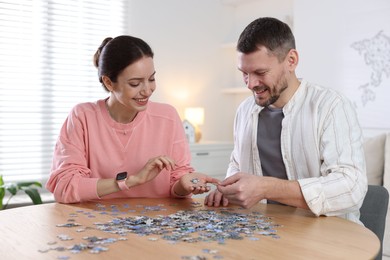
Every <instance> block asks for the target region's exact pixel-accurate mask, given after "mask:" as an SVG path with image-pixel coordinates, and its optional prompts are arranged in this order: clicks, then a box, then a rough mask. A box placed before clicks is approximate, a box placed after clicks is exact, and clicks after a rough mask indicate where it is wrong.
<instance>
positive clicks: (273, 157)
mask: <svg viewBox="0 0 390 260" xmlns="http://www.w3.org/2000/svg"><path fill="white" fill-rule="evenodd" d="M283 118H284V114H283V110H282V109H281V108H270V107H265V108H263V110H261V111H260V113H259V121H258V125H257V149H258V150H259V155H260V161H261V169H262V170H263V176H272V177H276V178H279V179H285V180H287V174H286V167H285V165H284V163H283V159H282V152H281V148H280V133H281V131H282V120H283ZM269 203H273V202H272V201H269Z"/></svg>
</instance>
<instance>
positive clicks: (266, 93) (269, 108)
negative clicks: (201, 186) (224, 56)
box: [205, 17, 367, 223]
mask: <svg viewBox="0 0 390 260" xmlns="http://www.w3.org/2000/svg"><path fill="white" fill-rule="evenodd" d="M237 50H238V69H239V70H240V71H241V72H242V74H243V78H244V81H245V84H246V85H247V87H248V89H250V90H251V91H252V92H253V97H249V98H247V99H246V100H244V101H243V102H242V103H241V104H240V106H239V108H238V110H237V114H236V118H235V121H234V150H233V152H232V155H231V161H230V164H229V168H228V171H227V178H226V179H225V180H224V181H223V182H222V183H221V184H220V185H218V187H217V190H215V191H213V192H211V193H210V194H209V195H208V196H207V197H206V198H205V204H206V205H208V206H216V207H217V206H220V205H223V206H226V205H227V204H228V203H232V204H238V205H240V206H242V207H245V208H250V207H252V206H253V205H254V204H256V203H258V202H259V201H263V202H265V201H267V202H268V203H281V204H285V205H290V206H294V207H298V208H305V209H310V210H311V211H312V212H313V213H314V214H315V215H317V216H319V215H326V216H340V217H343V218H346V219H349V220H351V221H354V222H357V223H361V222H360V221H359V216H360V213H359V208H360V207H361V205H362V203H363V199H364V197H365V194H366V191H367V177H366V172H365V167H366V165H365V159H364V152H363V145H362V133H361V132H362V131H361V128H360V126H359V123H358V120H357V116H356V113H355V111H354V108H353V106H352V105H351V103H350V102H349V101H348V100H347V99H346V98H345V97H343V96H342V95H340V94H339V93H337V92H336V91H334V90H332V89H330V88H323V87H320V86H318V85H315V84H312V83H309V82H306V81H305V80H301V79H298V78H297V76H296V74H295V69H296V67H297V65H298V60H299V58H298V52H297V50H296V49H295V39H294V36H293V34H292V32H291V29H290V28H289V27H288V25H287V24H285V23H283V22H281V21H279V20H277V19H274V18H268V17H267V18H259V19H257V20H255V21H253V22H252V23H250V24H249V25H248V26H247V27H246V28H245V29H244V31H243V32H242V33H241V35H240V37H239V40H238V44H237Z"/></svg>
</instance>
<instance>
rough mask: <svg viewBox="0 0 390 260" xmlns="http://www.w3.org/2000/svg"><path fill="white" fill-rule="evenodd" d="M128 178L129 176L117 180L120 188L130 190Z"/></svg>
mask: <svg viewBox="0 0 390 260" xmlns="http://www.w3.org/2000/svg"><path fill="white" fill-rule="evenodd" d="M126 180H127V178H126V179H124V180H120V181H117V183H118V186H119V189H120V190H130V188H129V186H127V185H126Z"/></svg>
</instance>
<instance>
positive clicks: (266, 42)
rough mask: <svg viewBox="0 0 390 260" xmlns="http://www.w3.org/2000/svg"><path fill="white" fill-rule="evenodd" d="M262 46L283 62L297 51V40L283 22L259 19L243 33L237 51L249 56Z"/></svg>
mask: <svg viewBox="0 0 390 260" xmlns="http://www.w3.org/2000/svg"><path fill="white" fill-rule="evenodd" d="M260 46H264V47H266V48H267V49H268V50H269V51H270V52H271V53H273V54H274V55H275V56H276V57H277V58H278V59H279V61H282V60H283V59H284V58H285V57H286V55H287V53H288V52H289V51H290V50H291V49H295V38H294V35H293V33H292V32H291V29H290V27H289V26H288V25H287V24H285V23H283V22H282V21H279V20H278V19H275V18H272V17H263V18H258V19H256V20H254V21H253V22H251V23H250V24H249V25H248V26H247V27H246V28H245V29H244V31H243V32H242V33H241V35H240V37H239V39H238V43H237V51H239V52H242V53H246V54H248V53H251V52H254V51H256V50H258V48H259V47H260Z"/></svg>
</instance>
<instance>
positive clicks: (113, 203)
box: [0, 199, 380, 260]
mask: <svg viewBox="0 0 390 260" xmlns="http://www.w3.org/2000/svg"><path fill="white" fill-rule="evenodd" d="M147 206H155V207H149V208H147ZM204 209H207V210H213V211H214V210H215V212H219V211H220V208H210V207H204V206H203V200H202V199H123V200H110V201H98V202H89V203H80V204H68V205H66V204H59V203H49V204H43V205H36V206H27V207H21V208H15V209H8V210H4V211H0V236H1V240H0V241H1V242H0V258H1V259H4V260H8V259H58V258H61V257H63V259H66V258H67V257H68V259H110V260H113V259H158V260H160V259H178V260H180V259H191V260H192V259H202V258H196V256H200V257H205V258H204V259H240V260H241V259H354V260H355V259H372V258H374V257H375V256H376V255H377V253H378V252H379V247H380V242H379V239H378V238H377V237H376V236H375V235H374V233H372V232H371V231H370V230H368V229H367V228H365V227H363V226H360V225H358V224H355V223H353V222H350V221H347V220H344V219H341V218H338V217H319V218H318V217H315V216H313V214H312V213H311V212H309V211H306V210H302V209H296V208H293V207H287V206H280V205H266V204H259V205H257V206H255V207H253V208H251V209H250V210H245V209H241V208H239V207H237V206H229V207H228V208H227V209H224V210H225V211H229V212H238V213H245V214H249V213H251V212H258V213H261V214H263V215H264V216H266V217H270V218H271V221H272V223H273V224H276V225H281V226H278V227H276V228H274V229H275V230H276V234H277V236H276V238H275V237H272V236H264V235H261V234H257V233H256V232H255V233H256V235H254V236H253V235H250V236H249V237H244V238H243V239H241V240H231V239H226V240H225V241H224V243H221V241H211V242H205V241H200V242H193V243H188V242H182V241H180V242H176V243H173V242H170V241H168V240H164V239H163V238H162V237H161V236H159V235H150V236H140V235H137V234H133V233H129V234H127V235H126V236H121V235H117V234H111V233H107V232H104V231H102V230H98V229H96V226H97V225H98V223H97V222H100V223H108V222H109V221H110V220H112V219H114V218H117V217H122V218H126V217H134V216H149V217H150V218H155V217H158V216H160V217H161V216H167V215H169V214H172V213H175V212H177V211H179V210H192V211H199V210H204ZM66 223H79V224H81V226H78V227H59V226H57V225H58V224H66ZM60 234H63V235H67V236H69V237H71V238H73V240H68V241H63V240H60V239H59V238H58V236H59V235H60ZM91 236H97V237H101V238H120V237H122V238H123V237H125V238H126V239H127V240H118V241H116V242H114V243H111V244H108V245H105V247H107V248H108V250H107V251H105V252H101V253H99V254H93V253H91V252H89V251H88V250H85V251H82V252H80V253H77V254H75V253H71V252H70V251H69V250H65V251H58V250H53V248H60V247H71V246H73V245H75V244H79V243H86V241H85V240H84V239H83V238H85V237H91ZM48 249H52V250H48Z"/></svg>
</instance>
